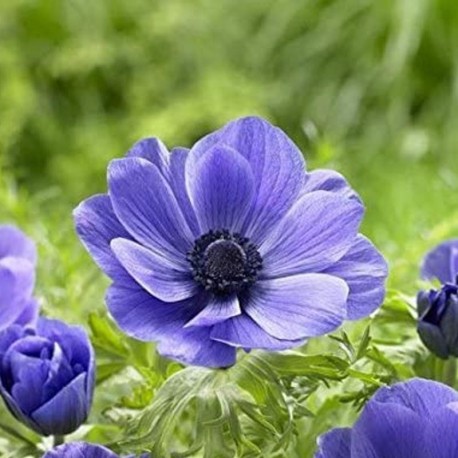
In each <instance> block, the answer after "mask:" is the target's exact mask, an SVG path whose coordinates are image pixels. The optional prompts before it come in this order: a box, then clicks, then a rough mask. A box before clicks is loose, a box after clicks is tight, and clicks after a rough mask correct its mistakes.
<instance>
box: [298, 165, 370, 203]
mask: <svg viewBox="0 0 458 458" xmlns="http://www.w3.org/2000/svg"><path fill="white" fill-rule="evenodd" d="M313 191H329V192H335V193H337V194H340V195H342V196H343V197H347V198H353V199H357V200H361V199H360V197H359V196H358V194H357V193H356V192H355V191H354V190H353V189H352V188H351V186H350V185H349V184H348V181H347V180H346V179H345V178H344V177H343V176H342V175H341V174H340V173H338V172H336V171H334V170H325V169H317V170H314V171H313V172H309V173H307V178H306V182H305V185H304V187H303V188H302V192H301V196H302V195H303V194H307V193H309V192H313Z"/></svg>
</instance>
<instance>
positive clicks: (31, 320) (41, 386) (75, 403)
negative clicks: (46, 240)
mask: <svg viewBox="0 0 458 458" xmlns="http://www.w3.org/2000/svg"><path fill="white" fill-rule="evenodd" d="M36 261H37V253H36V247H35V244H34V243H33V241H32V240H31V239H29V238H28V237H26V236H25V235H24V234H23V233H22V232H21V231H20V230H19V229H17V228H15V227H13V226H0V286H1V287H0V301H1V302H0V395H1V396H2V398H3V400H4V402H5V404H6V406H7V408H8V410H9V411H10V412H11V413H12V414H13V415H14V417H16V419H17V420H19V421H21V422H22V423H24V424H25V425H26V426H28V427H29V428H30V429H32V430H34V431H35V432H37V433H38V434H41V435H44V436H48V435H65V434H69V433H71V432H73V431H75V430H76V429H77V428H78V427H79V426H80V425H81V424H82V423H83V422H84V421H85V420H86V418H87V417H88V415H89V411H90V408H91V404H92V394H93V389H94V376H95V359H94V351H93V349H92V346H91V343H90V342H89V338H88V336H87V334H86V332H85V331H84V330H83V329H82V328H81V327H79V326H69V325H67V324H65V323H63V322H60V321H57V320H50V319H46V318H44V317H38V314H39V307H38V302H37V301H36V300H35V299H34V298H33V296H32V293H33V289H34V284H35V267H36Z"/></svg>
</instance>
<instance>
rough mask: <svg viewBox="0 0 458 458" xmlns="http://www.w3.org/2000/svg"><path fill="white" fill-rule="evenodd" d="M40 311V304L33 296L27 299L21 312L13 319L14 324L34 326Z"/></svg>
mask: <svg viewBox="0 0 458 458" xmlns="http://www.w3.org/2000/svg"><path fill="white" fill-rule="evenodd" d="M39 313H40V304H39V303H38V301H37V300H36V299H34V298H32V299H30V300H29V301H27V303H26V305H25V307H24V310H23V311H22V313H21V314H20V315H19V316H18V317H17V318H16V319H15V320H14V323H15V324H19V325H21V326H31V327H34V326H36V324H37V320H38V315H39Z"/></svg>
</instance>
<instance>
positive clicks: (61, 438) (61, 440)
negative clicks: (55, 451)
mask: <svg viewBox="0 0 458 458" xmlns="http://www.w3.org/2000/svg"><path fill="white" fill-rule="evenodd" d="M64 442H65V437H64V436H57V435H56V436H54V447H57V446H58V445H62V444H63V443H64Z"/></svg>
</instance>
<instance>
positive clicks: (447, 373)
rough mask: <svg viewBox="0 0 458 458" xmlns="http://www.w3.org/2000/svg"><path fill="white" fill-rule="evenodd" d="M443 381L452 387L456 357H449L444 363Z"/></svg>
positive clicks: (454, 377) (453, 384)
mask: <svg viewBox="0 0 458 458" xmlns="http://www.w3.org/2000/svg"><path fill="white" fill-rule="evenodd" d="M443 381H444V383H446V384H447V385H449V386H451V387H452V388H453V387H454V386H455V381H456V358H453V357H451V358H449V359H448V360H447V361H446V362H445V364H444V375H443Z"/></svg>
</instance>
